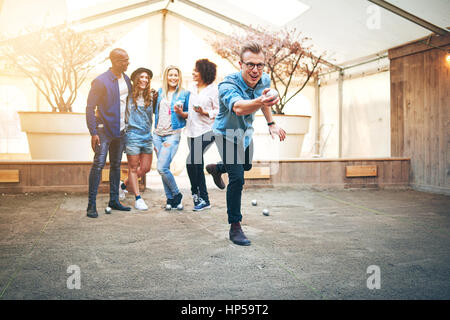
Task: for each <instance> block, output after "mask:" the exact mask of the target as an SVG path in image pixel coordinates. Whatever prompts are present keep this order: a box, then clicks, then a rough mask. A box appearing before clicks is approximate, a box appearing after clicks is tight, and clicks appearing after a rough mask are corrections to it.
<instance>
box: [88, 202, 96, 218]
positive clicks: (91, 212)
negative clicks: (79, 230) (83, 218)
mask: <svg viewBox="0 0 450 320" xmlns="http://www.w3.org/2000/svg"><path fill="white" fill-rule="evenodd" d="M87 216H88V217H89V218H97V217H98V212H97V208H96V205H95V204H94V205H91V204H89V205H88V207H87Z"/></svg>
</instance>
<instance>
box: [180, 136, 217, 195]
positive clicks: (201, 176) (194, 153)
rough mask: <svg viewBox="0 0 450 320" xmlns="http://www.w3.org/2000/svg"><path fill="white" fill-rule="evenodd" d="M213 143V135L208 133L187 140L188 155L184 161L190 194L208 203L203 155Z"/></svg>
mask: <svg viewBox="0 0 450 320" xmlns="http://www.w3.org/2000/svg"><path fill="white" fill-rule="evenodd" d="M213 142H214V134H213V133H212V131H209V132H207V133H205V134H203V135H201V136H198V137H195V138H189V137H188V138H187V145H188V147H189V155H188V156H187V159H186V169H187V173H188V176H189V180H190V181H191V193H192V194H198V195H199V196H200V198H202V199H203V200H205V201H206V202H207V203H209V198H208V190H207V189H206V181H205V172H204V171H203V168H204V160H203V155H204V154H205V152H206V151H207V150H208V149H209V147H210V146H211V144H212V143H213Z"/></svg>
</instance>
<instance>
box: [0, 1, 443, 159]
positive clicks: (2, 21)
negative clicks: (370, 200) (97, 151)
mask: <svg viewBox="0 0 450 320" xmlns="http://www.w3.org/2000/svg"><path fill="white" fill-rule="evenodd" d="M375 2H377V4H375ZM389 3H390V4H392V5H394V6H396V9H394V10H393V11H394V12H395V13H394V12H392V11H389V10H387V9H385V8H383V7H382V6H383V5H385V4H386V2H385V1H367V0H346V1H338V0H320V1H317V0H316V1H312V0H302V1H298V0H279V1H277V2H273V1H270V0H268V1H263V0H247V1H236V0H147V1H142V0H87V1H82V0H66V1H60V0H41V1H39V2H38V1H32V0H3V1H0V29H1V30H2V34H3V35H7V36H8V37H13V36H15V35H17V34H18V33H20V32H21V31H23V30H25V29H27V28H30V27H33V26H55V25H59V24H63V23H69V24H71V25H72V26H73V27H74V28H76V29H77V30H105V32H109V33H110V34H111V35H112V36H113V38H114V39H115V43H114V46H121V47H124V48H126V49H127V50H128V51H129V53H130V57H131V65H130V70H132V69H134V68H137V67H138V66H141V65H145V66H149V67H151V68H152V70H153V71H154V73H155V75H156V76H155V80H156V82H155V84H158V81H159V79H158V76H159V75H160V74H161V73H162V70H163V68H164V66H165V65H167V64H178V65H180V66H181V68H182V70H183V71H184V72H185V74H186V75H188V76H187V80H188V81H189V80H190V79H189V74H190V71H191V68H192V66H193V63H194V62H195V60H196V59H198V58H203V57H210V58H211V59H212V60H214V61H217V64H218V67H219V75H218V78H219V79H220V78H221V77H223V76H224V75H226V74H227V73H230V72H233V71H234V69H233V67H232V66H231V65H230V64H229V63H227V62H226V61H220V60H221V59H220V57H218V56H217V55H215V53H214V52H213V51H212V49H211V48H210V47H209V46H208V44H207V43H206V42H205V38H206V37H211V36H215V35H221V34H229V33H231V32H233V31H234V30H236V29H237V28H248V27H251V26H258V25H261V26H265V27H267V28H270V29H273V30H278V29H281V28H288V29H290V28H296V29H297V30H300V31H301V32H302V33H303V35H304V36H308V37H311V38H312V43H313V44H314V48H315V50H317V52H323V51H326V52H327V53H328V56H327V60H328V62H330V69H329V71H327V72H325V73H324V74H322V76H321V79H320V80H321V82H320V83H319V82H317V81H316V83H315V84H314V83H311V86H309V87H307V88H305V90H304V91H303V92H302V95H301V96H299V98H298V99H297V100H295V101H293V104H295V103H296V104H300V105H301V107H291V106H288V107H287V108H286V113H288V114H290V113H293V114H295V113H303V114H309V115H312V116H313V120H314V121H312V123H311V128H310V134H309V135H308V136H307V137H306V139H305V144H304V148H303V150H304V153H305V155H311V154H320V155H321V156H324V157H337V156H339V157H340V156H389V155H390V143H389V139H390V131H389V102H390V97H389V74H388V72H386V71H387V70H388V68H389V61H388V59H387V57H386V51H387V49H389V48H392V47H396V46H399V45H402V44H404V43H407V42H409V41H413V40H416V39H418V38H423V37H426V36H428V35H430V34H431V33H432V32H436V30H438V31H440V32H447V31H446V29H447V27H448V26H449V25H450V23H449V16H450V15H449V13H450V1H448V0H431V1H426V2H425V1H422V0H390V1H389ZM389 3H388V4H389ZM405 12H406V13H409V14H410V15H409V16H406V15H405ZM411 15H412V16H414V17H413V18H412V19H411ZM405 17H409V19H410V20H408V19H406V18H405ZM427 23H428V24H427ZM430 26H431V27H434V28H435V29H433V30H434V31H432V30H431V29H430ZM106 53H107V52H106V51H105V53H104V55H105V56H106ZM107 65H108V63H104V64H101V65H99V67H98V68H97V69H95V70H94V74H93V76H94V75H95V73H99V72H102V71H103V70H104V69H105V68H106V67H107ZM331 65H333V66H334V67H333V66H331ZM0 78H1V74H0ZM0 81H1V80H0ZM1 84H2V82H0V86H1ZM88 89H89V84H86V85H85V87H84V88H83V90H82V92H81V94H80V96H79V99H78V100H77V102H76V106H75V109H77V108H78V110H79V111H82V110H83V107H84V104H85V98H86V95H87V91H88ZM0 90H1V89H0ZM37 100H38V102H39V98H37ZM34 101H36V100H31V103H33V102H34ZM40 102H42V101H40ZM27 103H28V104H30V101H27ZM0 152H3V151H2V150H0Z"/></svg>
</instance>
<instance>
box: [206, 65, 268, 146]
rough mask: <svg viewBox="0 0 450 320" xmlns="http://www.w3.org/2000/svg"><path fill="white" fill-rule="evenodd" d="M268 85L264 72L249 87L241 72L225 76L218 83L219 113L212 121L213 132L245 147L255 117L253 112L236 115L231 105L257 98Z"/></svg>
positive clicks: (247, 144) (250, 137)
mask: <svg viewBox="0 0 450 320" xmlns="http://www.w3.org/2000/svg"><path fill="white" fill-rule="evenodd" d="M269 87H270V77H269V75H268V74H266V73H263V74H262V77H261V79H260V80H259V81H258V83H257V84H256V86H255V88H250V87H249V86H248V85H247V84H246V83H245V81H244V79H243V78H242V74H241V72H236V73H233V74H230V75H228V76H226V77H225V79H224V80H223V81H222V82H221V83H219V114H218V115H217V116H216V120H215V121H214V125H213V131H214V133H216V134H221V135H223V136H225V138H226V139H227V140H229V141H231V142H237V143H238V144H241V143H243V144H244V148H247V147H248V146H249V145H250V142H251V139H252V135H253V126H252V124H253V120H254V119H255V113H251V114H248V115H245V116H238V115H237V114H236V113H235V112H234V111H233V106H234V104H235V102H236V101H240V100H253V99H256V98H258V97H259V96H261V94H262V92H263V90H264V89H265V88H269ZM235 138H236V141H235Z"/></svg>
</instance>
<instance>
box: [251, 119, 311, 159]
mask: <svg viewBox="0 0 450 320" xmlns="http://www.w3.org/2000/svg"><path fill="white" fill-rule="evenodd" d="M273 119H274V121H275V122H276V124H277V125H278V126H279V127H281V128H283V129H284V130H285V131H286V133H287V137H286V139H285V140H284V141H283V142H280V140H279V139H278V137H275V139H272V137H271V136H270V134H269V129H268V127H267V122H266V118H265V117H264V116H263V115H257V116H256V117H255V121H254V122H253V128H254V129H255V131H254V134H253V141H254V154H253V159H254V160H287V159H298V158H300V154H301V151H302V145H303V139H304V137H305V134H306V133H308V130H309V121H310V120H311V117H310V116H298V115H276V114H274V115H273Z"/></svg>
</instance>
